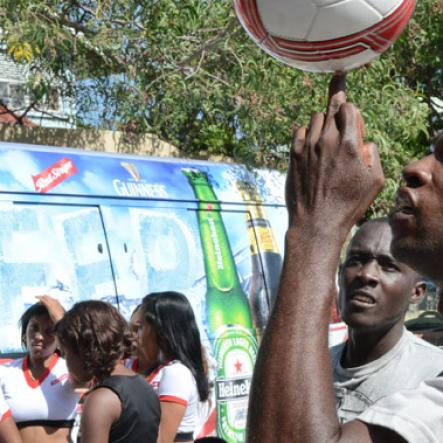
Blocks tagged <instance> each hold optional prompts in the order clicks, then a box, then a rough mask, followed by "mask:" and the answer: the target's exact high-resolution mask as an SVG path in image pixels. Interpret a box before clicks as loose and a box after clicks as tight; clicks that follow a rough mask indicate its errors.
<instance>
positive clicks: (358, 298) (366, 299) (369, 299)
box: [349, 291, 376, 306]
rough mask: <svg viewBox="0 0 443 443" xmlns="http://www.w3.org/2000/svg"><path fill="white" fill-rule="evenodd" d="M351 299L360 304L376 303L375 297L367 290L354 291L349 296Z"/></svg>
mask: <svg viewBox="0 0 443 443" xmlns="http://www.w3.org/2000/svg"><path fill="white" fill-rule="evenodd" d="M349 301H350V302H353V303H354V304H358V305H364V306H367V305H371V306H372V305H375V303H376V300H375V297H374V296H372V295H371V294H369V293H367V292H365V291H354V292H353V293H352V294H351V296H350V297H349Z"/></svg>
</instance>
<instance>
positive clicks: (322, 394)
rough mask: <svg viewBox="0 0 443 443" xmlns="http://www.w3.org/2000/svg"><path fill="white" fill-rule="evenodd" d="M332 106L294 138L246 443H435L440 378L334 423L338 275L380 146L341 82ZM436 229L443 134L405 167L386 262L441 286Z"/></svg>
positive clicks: (376, 184) (442, 257)
mask: <svg viewBox="0 0 443 443" xmlns="http://www.w3.org/2000/svg"><path fill="white" fill-rule="evenodd" d="M329 97H330V99H329V105H328V108H327V111H326V113H320V112H317V113H315V114H313V116H312V119H311V123H310V126H309V128H299V129H297V131H296V133H295V136H294V141H293V145H292V149H291V155H290V163H289V170H288V174H287V180H286V205H287V209H288V230H287V233H286V241H285V257H284V262H283V269H282V274H281V278H280V287H279V291H278V296H277V299H276V303H275V306H274V309H273V311H272V314H271V317H270V319H269V322H268V325H267V327H266V333H265V334H264V337H263V340H262V342H261V345H260V349H259V352H258V356H257V361H256V364H255V368H254V377H253V382H252V385H251V392H250V397H249V410H248V428H247V442H248V443H280V442H284V443H326V442H327V443H357V442H358V443H405V442H409V443H441V442H442V441H443V376H438V377H434V378H432V379H430V380H426V381H424V382H422V383H420V385H419V386H418V387H417V388H416V389H408V390H403V391H400V392H397V393H395V394H392V395H389V396H386V397H383V398H382V399H380V400H379V401H377V402H376V403H375V404H374V405H372V406H370V407H368V408H367V409H366V411H364V412H363V413H362V414H361V415H359V416H358V419H356V420H351V421H349V422H346V423H340V421H339V420H338V416H337V410H336V399H335V393H334V390H333V380H332V370H331V365H330V353H329V350H328V340H327V332H328V319H329V313H330V306H331V303H332V300H333V297H335V295H336V284H335V281H336V278H335V276H336V269H337V264H338V260H339V257H340V251H341V248H342V245H343V243H344V242H345V240H346V237H347V235H348V233H349V231H350V229H351V227H352V226H353V225H354V224H355V223H357V222H358V221H359V220H360V219H361V218H362V217H363V215H364V214H365V212H366V211H367V209H368V207H369V205H370V204H371V203H372V201H373V200H374V198H375V197H376V195H377V194H378V192H379V191H380V190H381V188H382V186H383V183H384V177H383V171H382V169H381V164H380V161H379V157H378V151H377V148H376V146H375V145H374V144H371V143H365V141H364V135H365V129H364V122H363V118H362V115H361V113H360V112H359V111H358V109H357V108H356V107H355V106H354V105H352V104H351V103H347V102H346V95H345V76H344V75H335V76H334V77H333V79H332V82H331V87H330V95H329ZM411 124H413V122H411ZM442 220H443V133H441V134H440V135H438V136H437V137H436V138H435V140H434V146H433V150H432V151H431V152H430V153H429V155H427V156H425V157H424V158H422V159H420V160H417V161H414V162H413V163H411V164H409V165H408V166H407V167H406V168H405V169H404V171H403V183H402V186H401V187H400V189H399V191H398V193H397V201H396V204H395V208H394V210H393V213H392V214H391V216H390V224H391V226H392V228H393V238H392V242H391V249H392V252H393V255H394V257H396V258H397V259H398V260H401V261H402V262H404V263H407V264H408V266H410V267H412V268H413V269H415V270H416V271H417V272H419V273H420V274H422V275H425V276H427V277H429V278H431V279H433V280H434V281H435V282H436V284H437V286H438V287H439V288H443V222H442ZM442 297H443V293H442V294H441V297H440V301H441V303H440V305H439V308H440V311H441V312H442V313H443V298H442ZM413 370H414V368H411V371H413ZM442 370H443V368H442Z"/></svg>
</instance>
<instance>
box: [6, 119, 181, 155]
mask: <svg viewBox="0 0 443 443" xmlns="http://www.w3.org/2000/svg"><path fill="white" fill-rule="evenodd" d="M0 140H2V141H6V142H18V143H30V144H35V145H48V146H61V147H69V148H80V149H85V150H90V151H106V152H118V153H125V154H129V153H131V154H139V155H149V156H157V157H180V155H183V154H182V153H181V152H180V150H179V149H178V148H176V147H175V146H173V145H171V144H169V143H166V142H164V141H162V140H160V139H159V138H157V137H156V136H153V135H150V134H146V135H134V134H125V133H122V132H115V131H104V130H98V129H97V130H94V129H87V130H86V129H61V128H42V127H38V128H29V127H24V126H18V125H3V124H0Z"/></svg>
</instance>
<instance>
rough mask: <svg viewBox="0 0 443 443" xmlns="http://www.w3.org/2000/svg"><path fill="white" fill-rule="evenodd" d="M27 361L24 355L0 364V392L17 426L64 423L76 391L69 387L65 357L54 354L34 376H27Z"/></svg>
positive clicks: (72, 411)
mask: <svg viewBox="0 0 443 443" xmlns="http://www.w3.org/2000/svg"><path fill="white" fill-rule="evenodd" d="M28 365H29V363H28V357H27V356H26V357H24V358H19V359H17V360H13V361H11V362H9V363H5V364H4V365H0V388H1V392H2V395H3V397H4V400H5V402H6V404H7V405H8V407H9V408H10V410H11V412H12V417H13V418H14V420H15V422H16V423H17V424H18V425H19V426H20V425H22V426H26V425H37V424H41V425H47V426H51V425H52V426H56V427H62V426H68V425H69V424H70V423H71V422H73V420H74V416H75V411H76V406H77V403H78V400H79V395H78V394H76V393H75V392H74V391H73V389H72V386H71V383H70V381H69V377H68V370H67V367H66V363H65V361H64V360H63V359H62V358H61V357H59V356H58V354H54V358H53V359H52V361H51V362H50V366H49V367H48V369H47V370H46V371H45V372H44V373H43V374H42V375H41V376H40V378H39V379H38V380H34V379H33V378H32V377H31V374H30V371H29V367H28ZM51 422H53V423H51Z"/></svg>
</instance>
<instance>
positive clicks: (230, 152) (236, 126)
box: [0, 0, 443, 214]
mask: <svg viewBox="0 0 443 443" xmlns="http://www.w3.org/2000/svg"><path fill="white" fill-rule="evenodd" d="M0 6H1V8H0V28H1V29H3V33H2V34H1V39H2V41H3V43H4V44H5V45H6V50H7V53H8V54H9V56H10V57H12V58H13V59H14V60H15V61H17V62H19V63H24V64H26V65H28V66H29V67H30V69H31V70H32V73H33V75H32V76H31V79H30V88H31V90H32V92H33V94H34V98H35V101H36V102H37V103H38V102H39V101H40V100H42V98H43V97H44V96H45V93H47V91H48V90H49V87H50V86H51V84H53V83H54V81H58V80H61V81H62V82H63V84H65V85H66V92H67V93H68V94H71V95H75V96H76V100H77V102H78V124H79V125H80V126H81V125H87V124H90V123H87V122H88V121H90V120H86V119H85V115H86V114H88V113H93V115H94V117H93V122H94V124H95V125H97V126H101V127H104V128H110V129H119V130H124V131H128V132H135V133H144V132H152V133H155V134H157V135H158V136H160V137H161V138H162V139H164V140H167V141H169V142H171V143H173V144H175V145H177V146H178V147H179V148H180V149H181V150H182V151H183V154H184V155H188V156H201V155H209V154H222V155H225V156H230V157H233V158H234V159H235V160H236V161H239V162H247V163H249V164H251V165H256V166H269V167H276V168H281V169H285V167H286V153H287V150H288V148H289V145H290V141H291V134H292V132H293V129H294V128H295V127H297V126H301V125H306V124H308V123H309V117H310V114H311V113H312V112H314V111H321V110H323V109H324V107H325V94H326V90H327V84H328V80H329V77H328V76H325V75H318V74H317V75H314V74H307V73H304V72H301V71H298V70H294V69H292V68H289V67H286V66H284V65H282V64H280V63H278V62H276V61H275V60H273V59H272V58H271V57H269V56H268V55H266V54H265V53H263V52H262V51H261V50H260V49H259V48H258V47H257V46H256V45H255V44H254V43H253V42H252V41H251V40H250V39H249V38H248V36H247V35H246V33H245V32H244V31H243V30H242V29H241V27H240V25H239V23H238V21H237V19H236V17H235V14H234V11H233V8H232V4H231V1H228V0H205V1H202V0H161V1H160V0H144V1H143V2H140V1H135V0H119V1H116V0H96V1H93V0H78V1H74V0H63V1H62V0H57V1H56V0H38V1H36V0H34V1H31V0H14V1H12V0H0ZM442 12H443V2H442V1H441V0H438V1H436V0H421V1H419V2H418V6H417V11H416V13H415V16H414V18H413V20H412V21H411V24H410V26H409V28H408V30H407V31H406V32H405V33H404V35H403V36H402V38H401V39H400V41H399V42H398V43H397V44H396V45H395V47H394V49H392V50H390V51H388V52H387V53H386V54H384V55H383V56H382V57H381V58H380V59H379V60H377V61H376V62H373V63H372V64H371V65H370V66H368V67H364V68H361V69H358V70H356V71H354V72H351V73H350V74H349V76H348V89H349V98H350V99H351V100H352V101H354V102H355V103H356V104H357V105H358V106H359V107H360V108H361V109H362V112H363V115H364V118H365V121H366V129H367V136H368V139H372V140H374V141H375V142H376V143H378V145H379V146H380V151H381V157H382V161H383V165H384V169H385V171H386V176H387V185H386V188H385V190H384V192H383V194H382V195H381V196H380V197H379V199H378V200H377V202H376V204H375V205H374V207H373V208H372V209H371V212H373V213H376V214H382V213H385V212H386V211H387V210H388V209H389V204H390V202H391V201H392V194H393V192H394V191H395V188H396V187H397V184H398V181H399V177H400V171H401V169H402V167H403V166H404V165H405V163H407V162H408V160H409V159H410V158H412V157H415V156H419V155H421V154H422V153H423V152H424V151H425V149H426V147H427V146H428V144H429V138H430V136H431V135H432V134H433V133H434V132H435V131H436V130H438V129H440V128H442V127H443V125H442V120H441V118H440V117H439V115H438V112H437V108H436V106H435V104H434V102H433V101H432V100H431V98H432V97H440V98H442V97H443V94H442V91H443V76H442V70H441V65H442V60H443V13H442ZM82 80H83V81H84V82H83V83H80V84H82V87H81V88H79V89H78V88H76V85H78V84H79V83H78V82H79V81H82ZM86 80H87V81H86Z"/></svg>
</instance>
